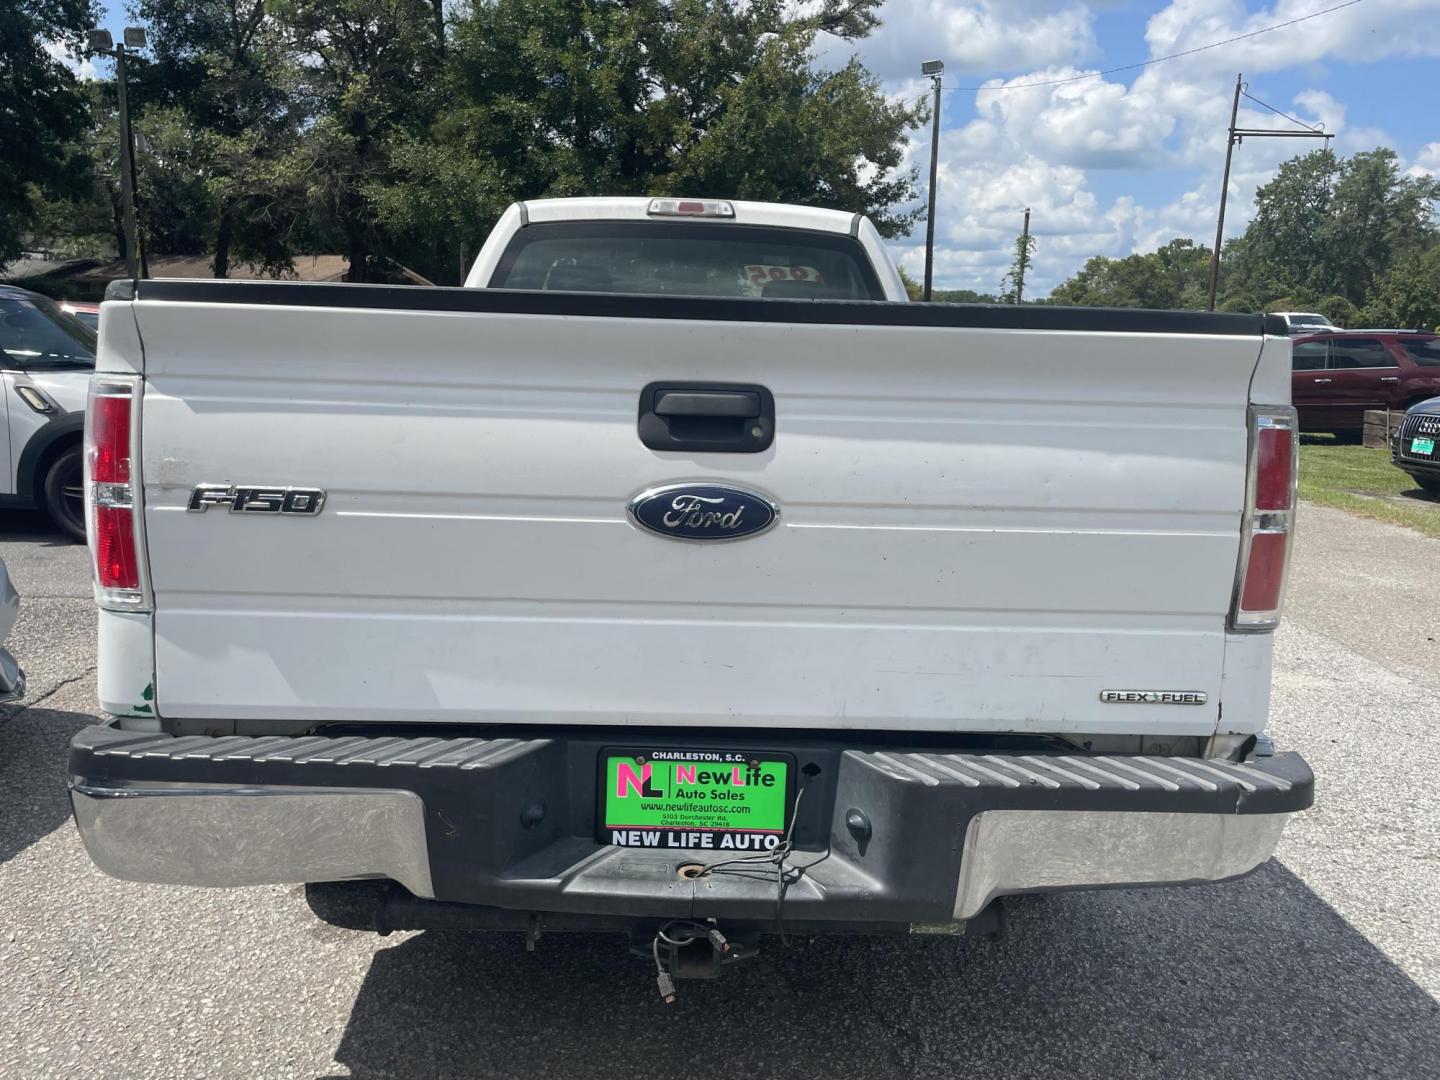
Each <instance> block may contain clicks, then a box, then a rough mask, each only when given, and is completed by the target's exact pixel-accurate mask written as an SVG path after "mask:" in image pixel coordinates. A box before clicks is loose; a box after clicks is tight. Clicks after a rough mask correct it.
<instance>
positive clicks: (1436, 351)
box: [1400, 337, 1440, 367]
mask: <svg viewBox="0 0 1440 1080" xmlns="http://www.w3.org/2000/svg"><path fill="white" fill-rule="evenodd" d="M1400 347H1401V348H1402V349H1404V350H1405V355H1406V356H1408V357H1410V359H1411V360H1413V361H1414V362H1415V363H1417V364H1419V365H1420V366H1421V367H1440V337H1433V338H1420V339H1418V340H1412V339H1406V338H1401V339H1400Z"/></svg>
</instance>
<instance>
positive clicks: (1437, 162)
mask: <svg viewBox="0 0 1440 1080" xmlns="http://www.w3.org/2000/svg"><path fill="white" fill-rule="evenodd" d="M1405 175H1406V176H1433V177H1435V178H1436V179H1440V142H1432V143H1428V144H1427V145H1426V146H1425V147H1424V148H1423V149H1421V151H1420V153H1418V154H1416V155H1415V160H1414V161H1413V162H1412V163H1411V165H1410V168H1408V169H1407V170H1405Z"/></svg>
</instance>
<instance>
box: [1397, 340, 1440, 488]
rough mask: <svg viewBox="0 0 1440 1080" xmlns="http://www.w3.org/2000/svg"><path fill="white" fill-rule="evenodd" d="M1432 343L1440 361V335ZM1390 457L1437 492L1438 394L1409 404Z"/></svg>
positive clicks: (1439, 478)
mask: <svg viewBox="0 0 1440 1080" xmlns="http://www.w3.org/2000/svg"><path fill="white" fill-rule="evenodd" d="M1432 345H1433V347H1434V348H1435V350H1436V354H1437V359H1436V362H1437V363H1440V338H1437V339H1434V341H1433V342H1432ZM1390 460H1391V461H1393V462H1394V463H1395V465H1396V466H1397V467H1398V468H1401V469H1404V470H1405V471H1406V472H1407V473H1409V474H1410V475H1411V477H1413V478H1414V480H1415V483H1417V484H1419V485H1420V486H1421V487H1422V488H1424V489H1425V490H1426V491H1428V492H1429V493H1430V494H1431V495H1440V397H1435V398H1431V399H1430V400H1429V401H1422V402H1420V403H1419V404H1418V405H1414V406H1411V408H1410V411H1409V412H1407V413H1406V414H1405V419H1404V420H1402V421H1401V422H1400V427H1399V428H1398V429H1397V430H1396V432H1395V438H1394V439H1393V440H1392V441H1391V443H1390Z"/></svg>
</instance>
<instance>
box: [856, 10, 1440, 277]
mask: <svg viewBox="0 0 1440 1080" xmlns="http://www.w3.org/2000/svg"><path fill="white" fill-rule="evenodd" d="M1098 6H1099V4H1098V3H1096V2H1095V0H1091V3H1089V4H1083V3H1078V2H1075V0H1016V2H1015V3H1014V4H1010V5H1008V6H1003V7H1002V6H1001V5H1000V4H999V2H998V0H969V2H965V3H946V2H940V0H892V2H891V3H889V4H887V5H886V7H885V8H884V9H883V11H882V15H883V17H884V18H885V19H886V25H885V27H884V28H883V29H882V30H881V31H880V32H878V33H877V34H876V35H875V36H874V38H873V39H870V40H867V41H864V42H861V43H860V45H859V51H860V54H861V57H862V59H863V60H864V61H865V62H866V64H867V65H868V66H869V67H870V68H871V70H873V71H875V72H876V73H877V74H879V75H880V76H881V77H882V79H884V80H886V85H887V87H888V88H889V89H890V90H891V91H893V92H894V93H895V95H896V96H897V97H900V96H904V97H906V98H915V97H919V96H920V95H921V94H923V93H924V92H925V91H926V90H928V85H927V83H926V82H925V81H923V80H919V79H918V78H917V77H916V75H917V73H916V71H915V68H916V67H917V66H918V63H919V61H920V60H922V59H926V58H928V57H931V56H937V57H940V58H943V59H945V61H946V64H947V72H946V75H947V79H946V81H947V83H949V84H950V85H951V86H956V85H963V84H964V82H965V81H966V80H965V78H964V76H963V74H962V73H963V72H965V71H975V72H978V73H979V74H981V75H982V76H983V75H986V74H990V73H994V72H1007V73H1014V72H1017V71H1019V72H1023V73H1022V74H1008V75H1007V77H1005V78H991V79H990V80H989V81H987V82H984V83H982V84H981V85H982V86H984V87H987V88H988V87H1001V86H1008V87H1016V86H1023V84H1027V83H1036V82H1050V81H1052V80H1065V79H1071V78H1073V77H1074V76H1077V75H1085V74H1087V73H1095V72H1097V71H1098V69H1101V68H1104V67H1106V66H1107V65H1109V64H1117V63H1125V62H1129V61H1133V60H1134V59H1135V58H1136V54H1137V53H1140V54H1142V55H1143V52H1144V50H1146V49H1147V48H1148V53H1149V56H1150V57H1152V58H1155V57H1159V56H1164V55H1168V54H1170V53H1174V52H1179V51H1183V50H1186V49H1195V48H1199V47H1200V46H1204V45H1210V44H1212V43H1214V42H1218V41H1222V40H1224V39H1226V38H1232V37H1237V36H1239V35H1242V34H1248V33H1252V32H1254V31H1256V30H1259V29H1263V28H1265V27H1268V26H1274V25H1275V24H1277V23H1283V22H1286V21H1288V20H1291V19H1297V18H1299V17H1300V16H1303V15H1309V14H1311V13H1312V12H1314V11H1315V10H1316V9H1317V8H1318V7H1323V6H1324V5H1323V4H1317V3H1316V0H1274V2H1273V3H1272V5H1271V6H1270V7H1267V8H1265V9H1262V10H1258V11H1253V12H1251V11H1247V10H1246V8H1245V6H1244V4H1243V3H1241V2H1239V0H1173V2H1171V3H1170V4H1168V5H1167V6H1165V7H1164V8H1162V9H1161V10H1159V11H1158V12H1156V14H1154V15H1153V16H1151V17H1150V19H1149V21H1148V22H1147V23H1146V27H1145V32H1144V42H1143V43H1142V42H1140V41H1133V42H1127V41H1124V40H1120V41H1107V42H1105V44H1106V46H1107V50H1106V54H1105V57H1104V59H1103V60H1101V61H1100V62H1095V60H1096V59H1097V56H1096V53H1097V49H1096V45H1095V40H1094V25H1095V24H1094V17H1093V9H1095V8H1096V7H1098ZM1430 55H1434V56H1440V0H1370V2H1368V3H1360V4H1357V5H1355V6H1353V7H1350V8H1345V9H1343V10H1340V11H1336V12H1332V13H1330V14H1328V15H1325V16H1323V17H1320V18H1316V19H1313V20H1308V21H1306V22H1304V23H1300V24H1297V25H1295V26H1292V27H1287V28H1285V29H1282V30H1277V31H1275V32H1273V33H1267V34H1263V35H1260V36H1258V37H1254V38H1250V39H1247V40H1245V41H1239V42H1234V43H1231V44H1228V45H1225V46H1223V47H1220V48H1215V49H1208V50H1206V51H1203V52H1198V53H1194V54H1192V55H1189V56H1185V57H1182V58H1180V59H1176V60H1171V61H1166V62H1165V63H1161V64H1156V65H1153V66H1150V67H1146V68H1143V69H1140V70H1139V71H1138V72H1136V71H1127V72H1124V73H1117V75H1116V76H1112V77H1100V76H1098V75H1096V76H1095V77H1093V78H1085V79H1082V80H1077V81H1068V82H1061V83H1059V84H1058V85H1048V86H1038V87H1031V88H1024V89H1005V90H989V89H987V90H982V91H981V92H978V93H974V92H960V91H952V92H951V93H949V94H947V95H946V100H945V114H944V115H945V116H946V117H950V116H955V115H956V114H962V115H963V114H964V110H965V106H966V105H970V104H973V107H974V111H975V116H974V118H973V119H970V120H968V121H967V122H965V123H963V124H961V125H959V126H953V127H949V128H946V129H945V130H944V131H943V133H942V147H941V178H940V187H939V202H940V206H939V212H938V214H937V226H938V232H937V252H936V267H937V269H936V279H937V282H940V283H943V284H944V285H949V286H963V287H968V288H975V289H978V290H981V291H995V290H996V289H997V288H998V286H999V281H1000V277H1001V275H1002V274H1003V273H1004V271H1005V269H1006V267H1007V266H1008V263H1009V259H1010V253H1011V250H1012V245H1013V242H1014V238H1015V235H1016V234H1017V233H1018V231H1019V228H1020V220H1021V214H1022V212H1023V209H1024V208H1025V207H1026V206H1030V207H1032V208H1033V210H1034V221H1033V225H1032V230H1033V231H1034V232H1035V233H1036V235H1037V237H1038V247H1039V250H1038V252H1037V260H1036V271H1035V274H1034V275H1033V277H1032V279H1031V280H1032V281H1033V283H1034V285H1035V287H1036V290H1037V292H1039V291H1043V290H1045V289H1048V288H1050V287H1052V286H1053V285H1055V284H1057V283H1058V282H1059V281H1060V280H1063V279H1064V278H1065V277H1067V276H1068V275H1070V274H1071V273H1073V272H1074V271H1075V270H1076V269H1078V268H1079V266H1080V265H1081V263H1083V261H1084V259H1085V258H1087V257H1089V256H1090V255H1110V256H1117V255H1125V254H1128V253H1130V252H1132V251H1146V250H1153V249H1154V248H1155V247H1157V246H1159V245H1160V244H1162V243H1165V242H1166V241H1168V240H1170V239H1171V238H1173V237H1175V236H1191V237H1194V238H1195V239H1197V240H1199V241H1201V242H1203V243H1205V244H1207V245H1208V244H1210V243H1212V242H1213V239H1214V229H1215V225H1214V222H1215V212H1216V208H1217V203H1218V199H1219V187H1220V171H1221V166H1222V164H1223V162H1224V157H1225V128H1226V124H1227V123H1228V121H1229V117H1230V105H1231V94H1232V90H1233V87H1234V74H1233V73H1234V72H1235V71H1237V70H1241V71H1244V72H1245V73H1246V79H1247V88H1248V90H1249V92H1250V93H1252V94H1254V95H1255V97H1257V98H1261V99H1265V100H1268V101H1269V102H1270V103H1271V104H1272V105H1274V106H1275V107H1276V108H1278V109H1280V110H1282V111H1283V112H1286V113H1289V114H1291V115H1293V116H1295V117H1297V118H1298V119H1300V120H1301V121H1303V122H1304V123H1306V124H1307V125H1318V124H1323V125H1324V128H1325V130H1326V131H1328V132H1331V133H1334V134H1335V135H1336V138H1335V139H1334V140H1333V142H1332V143H1331V144H1330V145H1332V146H1333V147H1334V149H1335V150H1336V151H1337V152H1340V153H1344V154H1350V153H1354V152H1356V151H1359V150H1368V149H1372V148H1374V147H1375V146H1378V145H1394V140H1393V139H1392V138H1390V137H1389V136H1388V135H1387V134H1386V132H1385V131H1383V130H1381V129H1380V128H1378V127H1371V126H1365V125H1363V124H1360V125H1357V124H1354V123H1352V122H1351V121H1350V119H1349V116H1348V115H1347V112H1348V111H1349V110H1347V105H1346V103H1345V102H1343V101H1341V100H1339V99H1338V98H1337V97H1336V96H1335V95H1334V94H1333V93H1332V92H1331V91H1330V90H1327V89H1325V86H1326V82H1327V68H1326V64H1328V63H1331V62H1334V63H1345V64H1351V63H1356V62H1370V61H1375V60H1379V59H1383V58H1386V57H1414V56H1430ZM1087 60H1088V61H1090V62H1091V63H1092V64H1093V66H1091V67H1088V68H1087V67H1084V66H1080V62H1081V61H1087ZM1282 70H1288V71H1292V72H1293V71H1296V70H1298V71H1300V72H1302V73H1303V74H1304V76H1305V78H1306V80H1307V82H1308V83H1309V86H1308V88H1307V89H1306V90H1304V91H1303V92H1301V93H1299V94H1293V95H1292V94H1288V93H1287V94H1284V95H1281V94H1280V93H1279V92H1278V91H1274V90H1270V89H1268V87H1267V83H1271V82H1276V81H1277V80H1275V79H1273V78H1271V77H1270V74H1269V73H1272V72H1278V71H1282ZM955 75H960V77H959V78H955V77H954V76H955ZM969 81H971V82H975V81H977V80H976V79H975V78H974V77H973V76H972V77H971V79H970V80H969ZM1292 85H1293V83H1292ZM1238 123H1239V126H1241V127H1255V128H1267V129H1273V128H1277V127H1284V126H1286V121H1285V120H1283V119H1282V118H1281V117H1278V116H1276V115H1274V114H1273V113H1271V112H1269V111H1267V110H1265V109H1264V108H1263V107H1262V106H1260V105H1258V104H1256V103H1254V102H1252V101H1250V100H1248V99H1243V98H1242V100H1241V108H1240V112H1239V116H1238ZM1297 130H1298V129H1297ZM1321 145H1323V144H1321V143H1320V142H1319V140H1290V139H1247V140H1245V141H1244V142H1243V144H1242V145H1240V146H1237V147H1236V149H1235V156H1234V165H1233V168H1232V172H1231V181H1230V199H1229V207H1228V210H1227V215H1226V217H1227V220H1226V230H1225V231H1226V235H1227V236H1234V235H1237V234H1238V233H1239V232H1241V231H1243V230H1244V228H1245V225H1246V224H1247V223H1248V221H1249V220H1250V217H1251V216H1252V215H1253V212H1254V196H1255V190H1256V188H1257V187H1258V186H1260V185H1261V184H1264V183H1266V182H1267V181H1268V180H1269V179H1271V178H1272V177H1273V176H1274V173H1275V171H1276V169H1277V168H1278V167H1279V165H1280V163H1281V162H1282V161H1284V160H1286V159H1288V158H1290V157H1293V156H1295V155H1296V154H1300V153H1305V152H1307V151H1309V150H1313V149H1318V148H1319V147H1320V146H1321ZM909 150H910V161H911V162H913V163H915V164H918V165H920V166H921V174H922V176H923V175H924V173H925V167H926V166H927V165H928V160H929V131H928V130H925V131H921V132H917V133H916V134H915V136H914V139H913V142H912V144H911V146H910V148H909ZM1409 168H1410V172H1411V173H1412V174H1413V175H1420V174H1422V173H1431V174H1435V175H1440V143H1435V144H1431V146H1429V147H1427V148H1426V149H1425V150H1423V151H1422V152H1421V153H1420V154H1418V155H1417V157H1416V159H1415V161H1414V162H1413V163H1412V164H1411V165H1410V166H1409ZM1177 176H1178V177H1179V178H1180V180H1181V183H1182V184H1183V187H1182V188H1181V192H1180V194H1178V195H1170V194H1168V192H1173V191H1175V190H1176V178H1177ZM1127 179H1128V180H1129V181H1130V183H1129V184H1128V185H1126V184H1125V183H1124V181H1125V180H1127ZM1097 185H1098V186H1099V187H1100V188H1101V190H1102V191H1104V192H1106V194H1105V196H1104V197H1101V196H1100V195H1098V194H1097V192H1096V190H1095V187H1096V186H1097ZM1158 185H1163V190H1165V191H1166V192H1167V194H1166V195H1165V196H1164V197H1162V198H1160V199H1156V198H1155V197H1154V196H1153V195H1148V196H1147V191H1153V190H1154V189H1155V188H1156V187H1157V186H1158ZM896 254H897V257H898V258H899V259H900V260H901V261H902V262H903V263H904V265H905V266H906V268H907V269H909V270H912V271H918V270H919V269H920V268H921V266H922V265H923V259H924V253H923V238H922V234H921V230H917V233H916V236H915V237H912V238H909V239H907V240H905V241H902V242H900V244H897V246H896Z"/></svg>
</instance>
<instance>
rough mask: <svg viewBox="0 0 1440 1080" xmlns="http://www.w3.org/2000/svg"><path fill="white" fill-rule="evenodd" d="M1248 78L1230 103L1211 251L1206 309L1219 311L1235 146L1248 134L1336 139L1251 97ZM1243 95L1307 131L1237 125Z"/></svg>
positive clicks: (1238, 79) (1240, 81)
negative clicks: (1217, 299) (1217, 298)
mask: <svg viewBox="0 0 1440 1080" xmlns="http://www.w3.org/2000/svg"><path fill="white" fill-rule="evenodd" d="M1244 78H1245V76H1244V75H1243V74H1240V75H1236V76H1235V99H1234V100H1233V101H1232V102H1231V103H1230V127H1229V128H1228V129H1227V131H1226V140H1225V173H1224V176H1223V177H1222V178H1221V180H1220V216H1219V218H1218V220H1217V221H1216V222H1215V250H1213V251H1212V252H1210V289H1209V294H1208V296H1207V297H1206V300H1205V310H1206V311H1214V310H1215V290H1216V288H1217V286H1218V285H1219V283H1220V245H1221V244H1222V243H1224V240H1225V201H1226V199H1227V198H1228V196H1229V194H1230V159H1231V157H1232V155H1233V154H1234V152H1235V147H1237V146H1239V145H1240V144H1241V143H1242V142H1244V141H1245V137H1246V136H1247V135H1249V136H1250V137H1252V138H1256V139H1333V138H1334V137H1335V136H1334V135H1330V134H1327V133H1326V132H1325V131H1324V130H1322V129H1321V128H1319V127H1316V128H1305V124H1303V123H1301V121H1299V120H1296V119H1295V118H1294V117H1292V116H1286V115H1285V114H1284V113H1282V112H1280V110H1279V109H1276V108H1274V107H1273V106H1271V105H1265V102H1263V101H1261V100H1260V99H1259V98H1253V97H1250V95H1249V94H1248V93H1246V90H1245V82H1244ZM1242 94H1243V95H1244V96H1245V97H1247V98H1250V100H1251V101H1253V102H1255V103H1256V104H1257V105H1264V106H1265V108H1267V109H1269V110H1270V111H1271V112H1273V113H1277V114H1278V115H1280V116H1284V117H1285V119H1286V120H1289V121H1291V122H1292V123H1295V124H1299V125H1300V126H1301V127H1302V128H1305V130H1304V131H1273V130H1270V129H1268V128H1237V127H1236V126H1235V120H1236V118H1237V117H1238V116H1239V115H1240V97H1241V95H1242Z"/></svg>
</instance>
